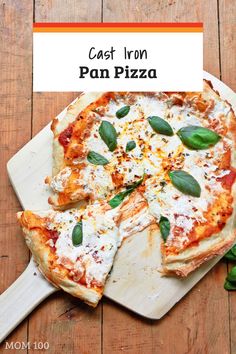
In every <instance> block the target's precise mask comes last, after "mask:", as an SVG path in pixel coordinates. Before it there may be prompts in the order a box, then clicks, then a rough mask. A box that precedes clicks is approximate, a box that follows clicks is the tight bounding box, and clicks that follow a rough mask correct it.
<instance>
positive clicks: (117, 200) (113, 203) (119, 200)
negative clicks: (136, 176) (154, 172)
mask: <svg viewBox="0 0 236 354" xmlns="http://www.w3.org/2000/svg"><path fill="white" fill-rule="evenodd" d="M143 179H144V177H143V178H142V179H140V180H139V181H137V182H135V183H134V184H133V185H131V186H128V187H126V190H125V191H123V192H120V193H118V194H117V195H116V196H115V197H113V198H112V199H111V200H110V201H109V205H110V206H111V207H112V208H116V207H117V206H118V205H120V204H121V203H122V202H123V200H124V199H125V197H127V196H128V195H130V194H131V193H132V192H133V191H134V190H135V189H136V188H137V187H138V186H140V184H141V183H142V182H143Z"/></svg>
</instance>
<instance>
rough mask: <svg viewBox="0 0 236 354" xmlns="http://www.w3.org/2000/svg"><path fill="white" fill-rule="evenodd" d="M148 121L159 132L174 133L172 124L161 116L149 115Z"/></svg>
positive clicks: (169, 134) (170, 134)
mask: <svg viewBox="0 0 236 354" xmlns="http://www.w3.org/2000/svg"><path fill="white" fill-rule="evenodd" d="M148 122H149V124H150V125H151V127H152V129H153V130H154V131H155V132H156V133H158V134H163V135H168V136H172V135H173V134H174V133H173V130H172V128H171V126H170V124H169V123H168V122H167V121H165V120H164V119H162V118H160V117H157V116H152V117H148Z"/></svg>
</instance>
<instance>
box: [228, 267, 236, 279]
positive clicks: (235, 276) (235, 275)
mask: <svg viewBox="0 0 236 354" xmlns="http://www.w3.org/2000/svg"><path fill="white" fill-rule="evenodd" d="M226 279H227V280H228V281H230V282H233V283H236V266H235V267H233V268H232V269H231V271H230V272H229V273H228V275H227V278H226Z"/></svg>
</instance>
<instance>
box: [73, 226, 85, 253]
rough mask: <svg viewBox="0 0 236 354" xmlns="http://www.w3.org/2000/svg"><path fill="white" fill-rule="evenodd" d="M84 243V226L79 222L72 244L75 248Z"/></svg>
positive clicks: (74, 229) (75, 228)
mask: <svg viewBox="0 0 236 354" xmlns="http://www.w3.org/2000/svg"><path fill="white" fill-rule="evenodd" d="M82 241H83V226H82V221H80V222H78V223H77V224H76V225H75V227H74V228H73V231H72V243H73V246H75V247H78V246H80V245H81V243H82Z"/></svg>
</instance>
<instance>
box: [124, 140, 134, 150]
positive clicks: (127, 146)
mask: <svg viewBox="0 0 236 354" xmlns="http://www.w3.org/2000/svg"><path fill="white" fill-rule="evenodd" d="M135 148H136V142H135V141H134V140H131V141H129V142H128V143H127V145H126V148H125V151H126V152H129V151H131V150H133V149H135Z"/></svg>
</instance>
